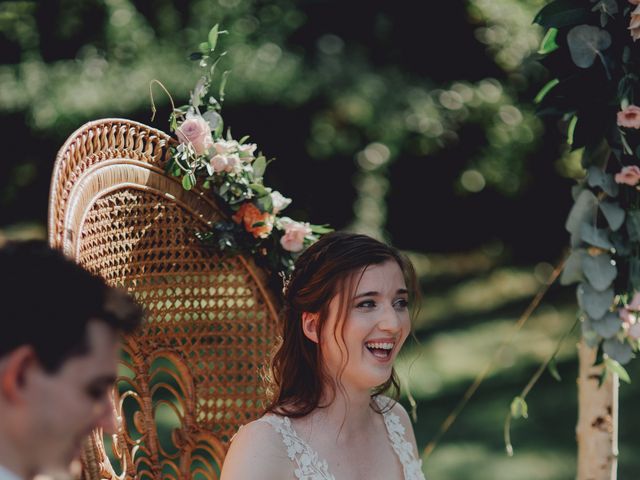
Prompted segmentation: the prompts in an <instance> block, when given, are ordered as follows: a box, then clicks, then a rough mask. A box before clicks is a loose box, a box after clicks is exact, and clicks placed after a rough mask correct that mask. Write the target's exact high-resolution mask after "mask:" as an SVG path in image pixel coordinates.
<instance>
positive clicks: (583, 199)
mask: <svg viewBox="0 0 640 480" xmlns="http://www.w3.org/2000/svg"><path fill="white" fill-rule="evenodd" d="M597 208H598V199H597V198H596V196H595V195H594V194H593V192H591V191H590V190H586V189H585V190H583V191H582V192H580V195H578V199H577V200H576V203H575V204H574V205H573V207H572V208H571V211H570V212H569V216H568V217H567V221H566V223H565V228H566V229H567V231H569V232H570V233H574V232H575V233H580V225H582V224H583V223H584V222H587V221H590V220H591V219H593V218H595V215H596V212H597Z"/></svg>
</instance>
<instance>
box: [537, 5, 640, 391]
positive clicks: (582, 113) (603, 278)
mask: <svg viewBox="0 0 640 480" xmlns="http://www.w3.org/2000/svg"><path fill="white" fill-rule="evenodd" d="M591 3H592V5H589V4H588V3H587V2H582V1H577V0H557V1H554V2H551V3H550V4H548V5H547V6H545V7H544V8H543V9H542V10H541V11H540V12H539V13H538V15H537V16H536V17H535V21H536V22H537V23H539V24H540V25H541V26H543V27H544V28H545V29H546V30H547V35H546V36H545V38H546V39H548V42H547V48H541V53H543V54H544V55H545V57H546V58H545V59H544V62H545V64H546V65H547V66H548V67H549V69H550V70H551V74H552V76H553V77H554V80H553V81H552V82H553V83H552V84H548V85H547V86H545V87H544V88H543V89H542V90H541V91H540V93H539V94H538V96H537V101H538V103H539V111H540V112H541V113H546V114H552V115H556V116H562V118H563V119H565V120H566V119H571V120H570V124H569V127H568V129H567V142H568V143H569V144H570V145H572V147H573V148H574V149H577V148H580V147H585V148H584V151H583V157H582V165H583V167H584V168H586V169H587V177H586V179H584V180H582V181H581V182H580V187H579V189H580V193H579V194H578V195H577V196H576V197H575V203H574V206H573V208H572V209H571V212H570V213H569V216H568V218H567V223H566V228H567V230H568V231H569V233H570V234H571V246H572V248H573V252H572V254H571V256H570V257H569V259H568V261H567V264H566V267H565V268H566V270H565V272H564V273H563V276H562V281H563V283H565V284H568V283H575V282H577V283H579V285H578V289H577V297H578V304H579V306H580V308H581V309H582V310H583V311H584V312H585V313H586V314H587V315H588V318H587V319H585V320H584V322H583V334H584V338H585V339H586V340H587V341H588V342H589V343H590V344H591V345H598V346H600V347H601V349H602V351H603V352H604V356H602V358H603V359H604V361H605V363H606V365H607V369H608V370H611V371H613V372H616V373H618V374H619V375H620V376H621V378H622V377H623V376H626V372H624V369H622V370H620V369H621V368H622V367H620V365H621V364H625V363H627V362H628V361H630V360H631V358H632V357H633V352H634V351H637V349H638V342H637V341H636V340H635V339H634V338H633V336H631V334H630V333H629V331H630V329H631V327H632V325H633V324H634V322H636V321H637V320H636V314H635V310H636V309H637V306H636V303H637V301H636V300H633V301H632V299H633V298H634V296H635V295H636V294H637V293H638V286H640V282H639V279H640V277H639V276H638V273H640V272H638V268H637V267H638V266H639V265H640V263H639V262H638V254H639V253H640V249H639V248H638V247H639V246H640V214H639V210H638V206H639V205H640V194H639V193H638V190H637V189H636V188H633V187H635V185H636V184H637V183H638V181H639V180H640V178H639V179H635V180H634V178H635V177H634V172H635V170H633V169H634V168H637V165H638V163H639V162H638V158H637V156H636V155H635V153H634V152H636V151H638V147H639V146H640V137H638V136H637V135H636V134H635V132H634V131H633V129H630V128H629V127H630V126H632V125H630V124H629V123H628V122H625V120H624V118H625V115H631V114H630V113H628V112H630V111H631V112H632V111H633V108H637V107H635V106H633V101H634V98H635V97H636V92H637V91H638V90H639V89H640V83H639V81H638V78H637V76H636V75H635V74H634V73H633V72H634V70H635V68H636V67H637V59H636V58H635V56H634V55H633V54H632V51H633V50H632V49H633V48H634V47H635V46H634V43H633V42H634V39H633V38H632V35H634V32H633V29H632V28H631V27H630V23H631V18H630V11H631V8H630V7H629V3H628V2H627V1H626V0H625V1H623V0H600V1H592V2H591ZM629 30H631V32H629ZM630 33H631V35H630ZM551 38H553V42H551ZM554 44H555V45H556V46H557V48H555V47H554ZM596 58H597V59H598V60H599V62H596ZM630 109H631V110H630ZM631 118H632V117H631ZM621 119H622V120H621ZM625 165H626V166H630V165H632V166H633V167H629V168H627V170H628V171H627V173H626V174H625V171H623V170H621V169H622V167H623V166H625ZM629 169H630V170H629ZM623 174H625V175H627V176H626V177H625V176H624V175H623ZM629 175H630V177H629ZM623 226H624V228H623ZM623 310H624V311H628V310H631V311H632V314H628V315H627V314H625V315H623V314H622V312H623ZM634 328H635V327H634ZM607 362H608V363H607ZM626 378H627V379H628V377H626Z"/></svg>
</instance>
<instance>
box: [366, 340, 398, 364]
mask: <svg viewBox="0 0 640 480" xmlns="http://www.w3.org/2000/svg"><path fill="white" fill-rule="evenodd" d="M364 346H365V347H367V350H369V351H370V352H371V353H372V354H373V356H374V357H376V358H379V359H381V360H386V359H388V358H389V357H391V352H392V351H393V347H394V346H395V343H394V342H365V344H364Z"/></svg>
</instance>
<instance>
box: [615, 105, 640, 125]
mask: <svg viewBox="0 0 640 480" xmlns="http://www.w3.org/2000/svg"><path fill="white" fill-rule="evenodd" d="M618 125H619V126H621V127H625V128H640V107H637V106H636V105H629V106H628V107H627V108H625V109H624V110H622V111H620V112H618Z"/></svg>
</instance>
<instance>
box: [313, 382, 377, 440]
mask: <svg viewBox="0 0 640 480" xmlns="http://www.w3.org/2000/svg"><path fill="white" fill-rule="evenodd" d="M330 393H331V392H330V391H329V393H328V394H327V395H326V396H325V398H323V401H321V402H320V405H321V406H322V408H317V409H316V410H315V411H314V417H315V420H316V422H317V421H321V422H322V425H323V428H324V429H326V430H327V431H330V432H332V433H333V432H335V434H336V439H337V440H338V441H339V442H341V441H348V440H350V439H352V438H354V437H357V436H361V435H362V434H363V433H366V432H368V431H369V429H370V427H371V426H372V424H373V419H374V418H375V416H376V415H378V414H377V413H376V412H375V411H374V410H373V409H372V408H371V394H370V392H369V391H368V390H364V391H362V390H358V391H354V390H353V389H352V390H346V389H345V390H344V391H341V390H340V389H338V388H336V389H335V395H329V394H330ZM314 423H315V422H314Z"/></svg>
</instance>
